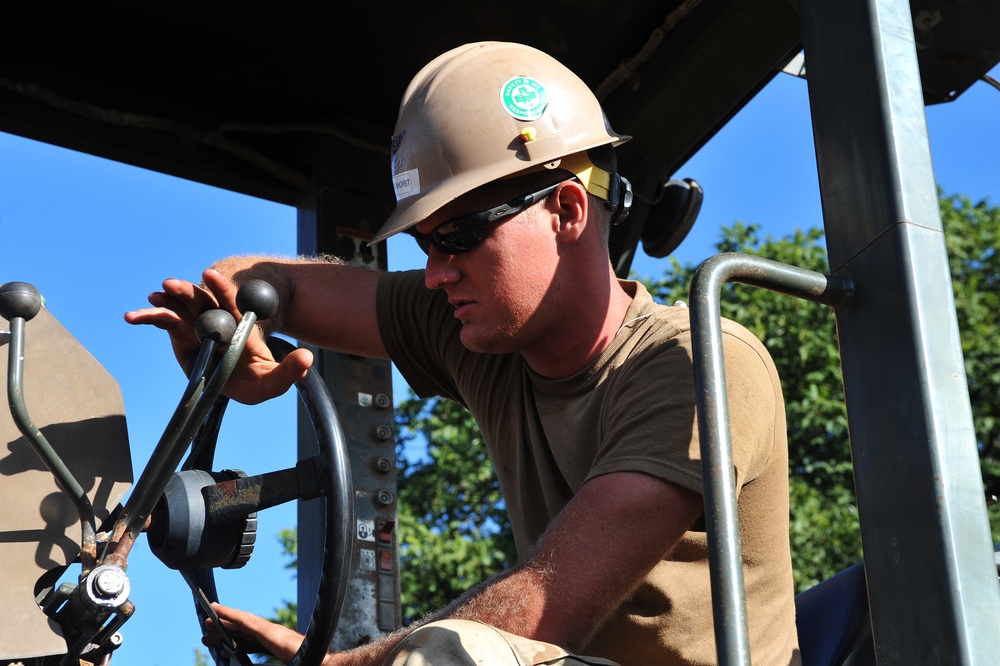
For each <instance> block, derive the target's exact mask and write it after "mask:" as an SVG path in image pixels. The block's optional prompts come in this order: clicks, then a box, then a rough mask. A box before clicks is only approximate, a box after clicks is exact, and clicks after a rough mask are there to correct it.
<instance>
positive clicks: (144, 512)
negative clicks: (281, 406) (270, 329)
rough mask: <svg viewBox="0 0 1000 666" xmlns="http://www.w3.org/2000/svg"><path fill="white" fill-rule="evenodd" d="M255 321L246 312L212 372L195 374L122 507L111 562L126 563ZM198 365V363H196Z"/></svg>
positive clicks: (224, 381) (116, 526)
mask: <svg viewBox="0 0 1000 666" xmlns="http://www.w3.org/2000/svg"><path fill="white" fill-rule="evenodd" d="M256 322H257V315H256V314H254V313H253V312H247V313H246V314H244V315H243V318H242V319H241V320H240V323H239V325H238V326H237V327H236V332H235V333H234V334H233V339H232V342H230V344H229V348H228V349H226V352H225V354H224V355H223V356H222V359H221V360H220V361H219V364H218V365H217V366H216V367H215V370H214V372H212V374H211V376H210V377H208V378H207V380H206V377H205V376H201V377H198V376H195V375H192V377H191V379H190V380H189V382H188V388H187V390H186V391H185V394H184V399H182V401H181V403H180V404H179V405H178V406H177V409H176V410H175V411H174V414H173V416H172V417H171V419H170V421H169V423H168V424H167V428H166V430H165V431H164V433H163V436H162V437H161V438H160V441H159V442H158V443H157V445H156V448H155V449H154V450H153V455H152V457H151V458H150V461H149V463H148V464H147V465H146V469H145V470H143V473H142V475H141V476H140V477H139V480H138V481H137V482H136V484H135V488H134V489H133V492H132V495H131V496H130V497H129V500H128V502H127V503H126V504H125V508H124V509H123V510H122V514H121V517H120V518H119V519H118V522H117V523H116V524H115V527H114V530H113V532H112V534H111V537H110V541H111V542H112V543H113V544H114V546H113V547H114V552H113V553H112V554H111V556H110V558H109V559H108V562H109V563H113V564H118V565H119V566H122V567H124V566H125V565H126V564H127V561H128V553H129V551H130V550H131V549H132V545H133V544H134V543H135V540H136V538H138V536H139V534H140V533H141V532H142V530H143V528H144V526H145V524H146V521H147V520H148V519H149V514H150V513H151V512H152V510H153V508H154V507H155V506H156V502H157V501H158V500H159V498H160V496H161V495H162V494H163V490H164V489H165V488H166V486H167V482H168V481H169V480H170V477H171V476H172V475H173V473H174V471H175V470H176V469H177V466H178V464H180V462H181V458H183V457H184V452H185V451H186V450H187V445H188V443H189V442H190V441H191V439H192V438H193V437H194V434H195V432H197V430H198V428H199V427H200V426H201V424H202V422H203V421H204V420H205V417H206V416H207V415H208V412H209V410H211V408H212V404H213V403H214V402H215V399H216V398H218V397H219V395H220V394H221V393H222V389H223V387H224V386H225V385H226V382H227V381H228V380H229V376H230V375H231V374H232V372H233V369H234V368H235V367H236V364H237V362H238V361H239V358H240V355H241V354H242V353H243V348H244V347H245V346H246V342H247V340H248V339H249V337H250V335H251V333H252V332H253V329H254V324H256ZM211 344H212V341H211V340H206V341H205V342H204V343H203V347H202V353H203V354H204V353H205V352H204V349H205V347H206V346H210V345H211ZM196 365H198V364H197V363H196Z"/></svg>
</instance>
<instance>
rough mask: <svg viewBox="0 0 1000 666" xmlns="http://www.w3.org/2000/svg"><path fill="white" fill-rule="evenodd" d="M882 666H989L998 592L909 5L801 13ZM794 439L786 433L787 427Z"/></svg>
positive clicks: (862, 4)
mask: <svg viewBox="0 0 1000 666" xmlns="http://www.w3.org/2000/svg"><path fill="white" fill-rule="evenodd" d="M801 9H802V15H803V41H804V45H805V56H806V67H807V71H808V85H809V98H810V106H811V109H812V119H813V131H814V134H815V140H816V153H817V162H818V167H819V177H820V184H821V192H822V201H823V211H824V218H825V225H826V234H827V246H828V249H829V255H830V263H831V273H832V274H834V275H844V276H849V277H850V278H851V279H852V280H853V282H854V285H855V289H856V292H855V297H854V300H853V301H852V304H851V306H850V307H848V308H845V309H843V310H841V311H839V312H838V316H837V325H838V331H839V337H840V345H841V358H842V363H843V369H844V384H845V392H846V398H847V405H848V419H849V423H850V434H851V450H852V455H853V459H854V475H855V484H856V488H857V496H858V509H859V513H860V517H861V531H862V539H863V544H864V549H865V565H866V571H867V577H868V590H869V599H870V604H871V611H872V625H873V631H874V637H875V647H876V654H877V657H878V660H879V663H880V664H890V663H898V664H907V665H909V664H938V663H948V664H994V663H996V662H997V659H998V655H1000V631H997V626H998V622H1000V589H998V585H997V574H996V567H995V564H994V560H993V555H992V550H993V548H992V544H991V539H990V531H989V525H988V522H987V518H986V508H985V503H984V495H983V484H982V476H981V473H980V470H979V460H978V456H977V450H976V441H975V433H974V430H973V423H972V413H971V409H970V406H969V399H968V389H967V386H966V377H965V369H964V363H963V358H962V352H961V346H960V343H959V334H958V324H957V319H956V317H955V305H954V298H953V293H952V287H951V281H950V277H949V270H948V260H947V255H946V252H945V242H944V235H943V231H942V225H941V219H940V212H939V209H938V196H937V188H936V184H935V180H934V173H933V170H932V168H931V158H930V147H929V144H928V140H927V128H926V122H925V118H924V106H923V96H922V92H921V85H920V72H919V70H918V67H917V58H916V50H915V47H914V41H913V29H912V19H911V15H910V5H909V3H908V2H907V1H906V0H850V1H845V2H830V1H829V0H802V2H801ZM789 427H794V424H789Z"/></svg>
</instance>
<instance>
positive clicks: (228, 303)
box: [201, 268, 242, 317]
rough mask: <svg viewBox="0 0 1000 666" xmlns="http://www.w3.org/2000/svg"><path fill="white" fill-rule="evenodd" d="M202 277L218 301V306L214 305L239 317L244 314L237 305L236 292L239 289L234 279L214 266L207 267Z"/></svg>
mask: <svg viewBox="0 0 1000 666" xmlns="http://www.w3.org/2000/svg"><path fill="white" fill-rule="evenodd" d="M201 279H202V280H204V282H205V287H206V288H207V289H208V290H209V292H210V293H211V294H212V296H213V297H214V298H215V300H216V301H217V302H218V306H213V307H220V308H222V309H223V310H229V311H230V312H232V313H233V314H235V315H236V316H237V317H239V315H241V314H242V313H241V312H239V310H238V308H237V307H236V292H237V291H239V289H238V288H237V287H236V285H235V284H234V283H233V281H232V280H230V279H229V278H227V277H226V276H225V275H223V274H222V273H220V272H219V271H217V270H215V269H212V268H207V269H205V272H204V273H202V274H201Z"/></svg>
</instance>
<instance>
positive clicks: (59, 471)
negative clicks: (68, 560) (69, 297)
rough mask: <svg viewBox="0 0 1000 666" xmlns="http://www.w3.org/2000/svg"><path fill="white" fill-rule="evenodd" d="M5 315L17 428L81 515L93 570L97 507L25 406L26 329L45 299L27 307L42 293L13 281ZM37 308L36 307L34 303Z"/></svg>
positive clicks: (87, 566)
mask: <svg viewBox="0 0 1000 666" xmlns="http://www.w3.org/2000/svg"><path fill="white" fill-rule="evenodd" d="M3 297H4V303H3V313H2V314H3V315H4V316H5V317H6V318H8V319H9V321H10V333H9V334H8V336H7V337H8V338H9V344H10V346H9V348H8V350H7V402H8V404H9V405H10V414H11V416H12V417H13V419H14V423H15V425H17V429H18V430H20V431H21V434H22V435H24V437H25V438H26V439H27V440H28V443H29V444H30V445H31V447H32V448H33V449H34V450H35V452H36V453H37V454H38V457H39V458H41V459H42V462H44V463H45V466H46V467H47V468H48V469H49V471H51V472H52V475H53V476H54V477H55V480H56V483H57V484H58V485H59V487H60V488H61V489H62V490H63V492H65V493H66V494H67V495H69V497H70V499H72V500H73V504H74V506H75V507H76V511H77V514H78V515H79V516H80V526H81V531H82V537H81V542H80V549H81V550H80V559H81V563H82V565H83V573H84V574H86V573H87V572H89V571H90V570H91V569H92V568H93V567H94V563H95V560H96V557H97V526H96V519H95V517H94V507H93V505H92V504H91V503H90V498H89V497H87V492H86V491H85V490H84V489H83V486H81V485H80V483H79V482H78V481H77V480H76V477H74V476H73V473H72V472H71V471H70V469H69V468H68V467H67V466H66V463H64V462H63V460H62V458H60V457H59V454H58V453H56V451H55V449H54V448H52V445H51V444H49V441H48V440H47V439H46V438H45V435H43V434H42V433H41V431H40V430H39V429H38V427H37V426H36V425H35V424H34V422H33V421H32V420H31V417H30V416H29V415H28V409H27V407H26V406H25V403H24V327H25V323H26V321H27V320H29V319H31V318H33V317H34V316H35V315H36V314H38V310H39V308H40V304H41V300H40V298H39V299H38V306H37V307H31V306H27V307H26V302H30V301H32V300H34V299H35V298H38V291H37V290H36V289H35V288H34V287H33V286H31V285H29V284H27V283H23V282H10V283H7V284H6V285H4V292H3ZM31 305H33V304H31Z"/></svg>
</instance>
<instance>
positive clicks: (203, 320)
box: [194, 310, 236, 345]
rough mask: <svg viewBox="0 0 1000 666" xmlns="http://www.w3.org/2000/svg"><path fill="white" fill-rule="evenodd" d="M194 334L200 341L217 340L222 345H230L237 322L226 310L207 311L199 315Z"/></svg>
mask: <svg viewBox="0 0 1000 666" xmlns="http://www.w3.org/2000/svg"><path fill="white" fill-rule="evenodd" d="M194 332H195V335H197V336H198V339H199V340H202V341H204V340H206V339H208V340H215V342H216V343H218V344H220V345H228V344H229V342H230V341H231V340H232V339H233V334H234V333H235V332H236V320H235V319H234V318H233V315H231V314H229V313H228V312H226V311H225V310H206V311H205V312H202V313H201V314H200V315H198V320H197V321H196V322H195V323H194Z"/></svg>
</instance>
